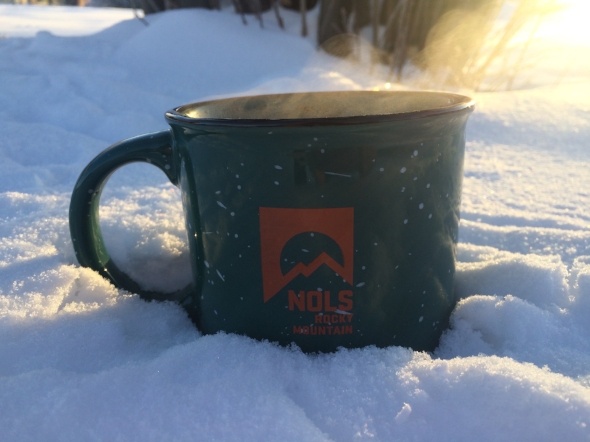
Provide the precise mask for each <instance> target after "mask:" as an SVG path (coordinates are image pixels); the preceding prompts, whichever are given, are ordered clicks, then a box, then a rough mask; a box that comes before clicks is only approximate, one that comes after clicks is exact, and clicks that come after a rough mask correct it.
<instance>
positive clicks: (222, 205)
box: [217, 201, 227, 210]
mask: <svg viewBox="0 0 590 442" xmlns="http://www.w3.org/2000/svg"><path fill="white" fill-rule="evenodd" d="M217 205H218V206H219V207H221V208H222V209H225V210H227V207H225V205H224V204H223V203H222V202H221V201H217Z"/></svg>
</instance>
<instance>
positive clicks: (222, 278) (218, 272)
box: [215, 269, 225, 282]
mask: <svg viewBox="0 0 590 442" xmlns="http://www.w3.org/2000/svg"><path fill="white" fill-rule="evenodd" d="M215 273H217V276H219V279H221V280H222V281H223V282H225V276H223V275H222V274H221V272H220V271H219V270H218V269H215Z"/></svg>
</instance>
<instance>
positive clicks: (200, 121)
mask: <svg viewBox="0 0 590 442" xmlns="http://www.w3.org/2000/svg"><path fill="white" fill-rule="evenodd" d="M342 94H345V95H375V96H377V95H379V96H387V95H399V96H401V95H405V96H408V97H409V96H411V95H415V96H422V97H426V96H428V95H430V96H433V97H434V96H436V97H438V98H443V97H446V98H448V99H449V100H451V99H452V100H454V101H453V102H451V103H449V104H448V105H444V106H438V107H434V106H433V107H430V108H426V109H420V110H410V111H400V112H385V113H375V114H368V115H367V114H358V115H351V116H349V115H347V116H326V117H317V116H314V117H293V118H231V117H193V116H189V115H187V114H186V112H185V111H184V110H185V109H189V108H196V107H199V106H206V105H211V104H220V103H224V102H228V103H229V102H231V101H236V100H248V99H254V98H268V99H273V98H275V99H276V98H280V97H299V98H302V97H305V96H306V95H324V96H326V97H328V96H335V95H342ZM474 107H475V100H474V99H472V98H471V97H468V96H466V95H462V94H457V93H451V92H443V91H413V90H411V91H371V90H354V91H309V92H293V93H277V94H253V95H236V96H230V97H222V98H216V99H211V100H204V101H196V102H192V103H187V104H183V105H180V106H177V107H175V108H173V109H171V110H169V111H167V112H166V113H165V118H166V120H167V121H168V123H170V124H181V125H188V126H235V127H297V126H333V125H359V124H370V123H380V122H389V121H403V120H414V119H420V118H427V117H431V116H437V115H444V114H451V113H457V112H461V111H467V112H472V111H473V109H474Z"/></svg>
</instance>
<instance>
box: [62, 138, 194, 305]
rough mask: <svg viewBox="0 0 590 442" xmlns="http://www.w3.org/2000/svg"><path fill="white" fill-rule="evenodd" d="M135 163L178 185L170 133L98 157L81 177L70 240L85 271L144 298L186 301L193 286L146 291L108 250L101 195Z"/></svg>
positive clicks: (117, 147) (123, 143)
mask: <svg viewBox="0 0 590 442" xmlns="http://www.w3.org/2000/svg"><path fill="white" fill-rule="evenodd" d="M132 162H145V163H149V164H153V165H154V166H156V167H158V168H159V169H160V170H162V172H164V173H165V174H166V176H167V177H168V179H169V180H170V182H171V183H172V184H174V185H178V174H177V170H176V167H175V165H174V161H173V156H172V134H171V132H170V130H165V131H162V132H156V133H151V134H146V135H140V136H138V137H134V138H130V139H128V140H124V141H121V142H119V143H116V144H113V145H112V146H111V147H109V148H107V149H106V150H104V151H103V152H101V153H100V154H98V156H96V157H95V158H94V159H93V160H92V161H91V162H90V163H89V164H88V166H86V168H85V169H84V170H83V171H82V173H81V174H80V177H79V178H78V181H77V182H76V185H75V186H74V191H73V193H72V199H71V201H70V214H69V217H70V236H71V238H72V243H73V246H74V252H75V253H76V258H77V259H78V261H79V263H80V265H82V266H83V267H89V268H91V269H93V270H95V271H97V272H98V273H100V274H101V275H102V276H103V277H105V278H107V279H109V280H110V281H111V282H112V283H113V284H115V286H117V287H119V288H122V289H124V290H127V291H129V292H131V293H137V294H139V295H140V296H141V297H142V298H145V299H149V300H151V299H155V300H162V301H163V300H170V301H182V300H183V299H184V298H185V297H186V296H187V295H188V293H189V292H190V291H191V289H192V287H191V286H189V287H187V288H185V289H182V290H180V291H178V292H175V293H174V292H173V293H159V292H153V291H148V290H144V289H142V288H141V286H140V285H139V284H138V283H137V282H136V281H134V280H133V279H131V278H130V277H129V276H128V275H127V274H125V273H124V272H123V271H122V270H120V269H119V268H118V267H117V266H116V265H115V263H114V262H113V260H112V259H111V257H110V256H109V253H108V251H107V249H106V247H105V244H104V240H103V237H102V232H101V230H100V224H99V217H98V212H99V203H100V195H101V192H102V190H103V188H104V186H105V184H106V182H107V181H108V179H109V177H110V176H111V174H112V173H113V172H115V170H117V169H118V168H120V167H121V166H124V165H125V164H128V163H132Z"/></svg>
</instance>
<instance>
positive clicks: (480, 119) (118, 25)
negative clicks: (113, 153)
mask: <svg viewBox="0 0 590 442" xmlns="http://www.w3.org/2000/svg"><path fill="white" fill-rule="evenodd" d="M580 4H581V3H580ZM580 7H583V5H582V6H580ZM578 16H579V14H578ZM283 17H284V18H285V19H286V22H287V29H286V30H284V31H283V30H280V29H279V28H278V25H277V23H276V21H275V20H274V17H273V16H272V14H267V15H265V17H264V28H261V27H260V26H259V25H258V23H257V22H256V21H255V20H254V19H253V18H249V21H248V26H244V25H242V23H241V20H240V18H239V17H238V16H237V15H235V14H233V13H231V10H229V9H226V10H223V11H221V12H218V11H205V10H177V11H169V12H166V13H163V14H158V15H154V16H150V17H148V21H149V22H150V25H149V26H147V27H146V26H145V25H144V24H143V23H142V22H141V21H139V20H138V19H136V18H134V16H133V12H132V11H130V10H125V9H106V8H105V9H93V8H70V7H40V6H39V7H33V6H17V5H0V34H1V37H0V133H1V134H2V136H1V137H0V219H1V223H0V428H2V436H1V439H2V440H3V441H19V442H20V441H36V440H47V441H54V440H55V441H57V440H59V441H66V440H76V441H79V440H109V441H110V440H141V441H150V440H176V441H184V440H187V441H188V440H190V441H192V440H224V441H230V440H252V441H265V440H268V441H276V440H282V441H291V440H293V441H315V440H318V441H327V440H334V441H347V440H366V439H372V440H384V441H391V440H396V441H397V440H399V441H409V440H413V441H430V440H441V441H472V440H481V441H487V440H490V441H492V440H493V441H502V440H506V441H508V440H510V441H513V440H519V441H529V440H530V441H532V440H534V441H554V440H568V441H583V440H586V441H587V440H590V320H589V317H590V229H589V225H590V211H589V210H588V209H589V208H590V190H589V189H590V173H589V172H588V171H589V170H590V150H589V149H588V146H589V140H590V75H589V74H590V57H588V49H589V48H590V38H589V39H587V40H583V39H580V42H581V43H580V42H578V45H577V46H576V47H575V48H574V47H573V46H572V45H569V44H567V45H564V43H563V42H561V39H563V38H564V34H563V33H559V32H556V31H554V30H553V31H551V30H550V31H547V32H546V37H545V38H549V37H551V36H553V37H555V35H557V36H558V37H559V38H555V39H554V40H550V41H548V43H547V45H546V46H544V47H545V48H546V52H544V54H545V56H544V58H543V59H542V60H540V62H539V64H538V65H536V66H535V67H534V68H533V69H532V70H529V71H527V72H526V75H525V76H524V77H525V78H524V79H523V80H522V82H521V84H522V87H521V88H520V89H518V90H514V91H496V92H490V93H471V94H472V95H473V96H474V97H475V98H476V100H477V102H478V105H477V109H476V112H475V113H474V114H473V116H472V117H471V119H470V123H469V126H468V132H467V139H468V142H467V154H466V164H465V177H464V188H463V202H462V221H461V227H460V245H459V250H458V260H459V263H458V273H457V291H458V293H459V295H460V297H461V301H460V303H459V304H458V305H457V307H456V309H455V310H454V312H453V316H452V327H451V328H450V330H448V331H447V332H446V333H445V335H444V336H443V339H442V341H441V343H440V346H439V347H438V348H437V349H436V351H435V352H434V353H432V354H427V353H420V352H414V351H411V350H409V349H404V348H396V347H392V348H387V349H376V348H364V349H357V350H341V351H338V352H336V353H334V354H325V355H305V354H303V353H301V352H300V351H299V350H298V349H296V348H281V347H277V346H276V345H274V344H272V343H268V342H257V341H253V340H250V339H248V338H245V337H241V336H235V335H229V334H218V335H213V336H202V335H201V334H200V333H199V331H198V330H197V329H195V327H194V326H193V325H192V323H191V322H190V321H189V320H188V319H187V317H186V316H185V314H184V313H183V310H182V309H181V308H180V307H178V306H176V305H174V304H169V303H147V302H144V301H142V300H140V299H139V298H138V297H137V296H135V295H133V294H129V293H125V292H121V291H118V290H117V289H116V288H114V287H113V286H112V285H111V284H109V283H108V282H107V281H106V280H104V279H103V278H102V277H100V276H99V275H97V274H96V273H94V272H93V271H91V270H88V269H84V268H81V267H80V266H79V265H78V264H77V262H76V260H75V257H74V253H73V250H72V246H71V242H70V239H69V231H68V221H67V211H68V205H69V197H70V194H71V190H72V188H73V185H74V182H75V180H76V178H77V176H78V174H79V173H80V172H81V170H82V168H83V167H84V166H85V165H86V164H87V163H88V162H89V161H90V160H91V159H92V158H93V157H94V156H95V155H96V154H97V153H99V152H100V151H101V150H102V149H104V148H105V147H107V146H108V145H110V144H112V143H113V142H115V141H118V140H119V139H122V138H126V137H130V136H133V135H137V134H141V133H146V132H151V131H157V130H161V129H164V128H165V127H166V124H165V121H164V119H163V113H164V111H166V110H168V109H170V108H172V107H174V106H177V105H180V104H183V103H186V102H190V101H194V100H197V99H205V98H208V97H211V96H217V95H236V94H250V93H258V92H279V91H295V90H326V89H332V90H337V89H369V88H383V89H389V88H392V89H395V88H398V89H402V88H405V87H410V86H411V85H409V86H408V85H404V86H402V85H396V84H391V83H389V82H388V81H389V80H388V79H387V78H385V77H383V76H382V75H381V73H380V72H378V70H372V71H371V70H370V69H365V68H362V67H360V66H358V65H355V64H354V63H351V62H349V61H344V60H335V59H333V58H331V57H329V56H327V55H325V54H323V53H320V52H318V51H316V48H315V44H314V42H313V36H312V37H310V38H308V39H303V38H301V37H300V36H299V35H298V26H299V23H298V21H297V15H296V14H294V13H290V12H288V11H283ZM586 17H587V15H586ZM570 31H571V30H570ZM582 31H584V30H582V29H580V32H582ZM553 37H551V38H553ZM560 42H561V43H560ZM559 44H561V46H556V45H559ZM555 48H558V50H556V49H555ZM568 48H570V49H568ZM568 50H569V51H570V52H568ZM573 50H575V51H577V52H575V53H574V52H572V51H573ZM583 51H586V52H585V53H584V52H583ZM568 54H569V56H568ZM551 57H556V58H551ZM566 58H567V60H568V62H567V63H568V64H567V75H564V68H563V66H565V65H564V63H563V60H564V59H566ZM556 60H559V61H558V62H557V61H556ZM380 75H381V76H380ZM527 85H528V86H527ZM525 86H527V87H525ZM402 173H403V172H402ZM102 201H103V204H102V208H101V225H102V228H103V231H104V232H105V236H106V242H107V247H108V248H109V250H110V251H111V254H112V256H113V257H114V258H115V260H116V261H117V262H119V263H120V265H121V267H123V268H124V269H126V270H127V271H128V272H129V273H130V274H131V275H132V276H134V277H135V278H136V279H140V280H142V281H144V283H145V285H146V286H149V287H151V288H156V289H158V288H159V289H168V290H169V289H173V288H178V287H182V286H184V285H185V283H186V282H187V281H188V279H189V278H190V276H189V274H190V264H189V263H188V252H187V248H186V233H185V230H184V222H183V217H182V209H181V202H180V193H179V191H178V190H177V189H176V188H174V187H173V186H171V185H170V184H168V183H167V181H166V178H165V177H164V176H163V174H161V173H160V172H159V171H157V170H155V168H150V167H149V166H147V165H131V166H127V167H126V168H125V169H124V170H121V171H118V172H116V173H115V174H114V176H113V177H112V179H111V181H110V182H109V184H108V186H107V189H106V190H105V193H104V196H103V200H102ZM220 204H221V203H220ZM219 277H220V278H221V279H223V276H222V275H221V274H219Z"/></svg>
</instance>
